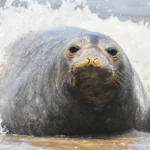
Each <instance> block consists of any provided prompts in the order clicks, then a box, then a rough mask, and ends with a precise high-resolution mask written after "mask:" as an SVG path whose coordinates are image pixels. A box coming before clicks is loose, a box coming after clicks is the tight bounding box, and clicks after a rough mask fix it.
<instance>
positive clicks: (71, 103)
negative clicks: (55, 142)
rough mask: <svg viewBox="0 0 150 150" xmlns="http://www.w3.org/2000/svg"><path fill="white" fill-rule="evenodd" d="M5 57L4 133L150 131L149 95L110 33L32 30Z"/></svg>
mask: <svg viewBox="0 0 150 150" xmlns="http://www.w3.org/2000/svg"><path fill="white" fill-rule="evenodd" d="M6 58H7V61H6V63H5V64H4V67H3V72H2V73H1V80H0V89H1V90H0V99H1V103H0V114H1V118H2V119H3V123H2V125H3V126H5V127H6V129H8V130H9V132H8V133H13V134H14V133H15V134H20V135H21V134H23V135H35V136H48V135H59V134H64V135H77V134H78V135H86V134H110V133H122V132H124V131H126V130H128V129H131V128H135V129H137V130H142V131H149V127H150V125H149V121H150V120H149V118H150V117H149V116H150V115H149V110H150V109H149V107H150V99H149V95H148V93H147V92H146V90H145V88H144V86H143V84H142V82H141V80H140V78H139V76H138V74H137V73H136V71H135V70H134V68H133V67H132V65H131V63H130V62H129V60H128V58H127V56H126V54H125V52H124V51H123V50H122V48H121V47H120V46H119V45H118V44H117V43H116V42H115V41H114V40H113V39H111V38H110V37H109V36H107V35H104V34H101V33H97V32H91V31H87V30H84V29H81V28H73V27H68V28H60V29H55V30H50V31H40V32H36V33H30V34H27V35H25V36H23V37H22V38H21V39H19V40H18V41H16V42H15V43H14V44H13V45H12V46H10V47H9V48H8V50H7V52H6Z"/></svg>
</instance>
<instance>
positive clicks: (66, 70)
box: [56, 67, 71, 89]
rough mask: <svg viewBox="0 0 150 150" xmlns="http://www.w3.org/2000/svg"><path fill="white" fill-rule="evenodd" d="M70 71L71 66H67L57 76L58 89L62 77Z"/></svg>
mask: <svg viewBox="0 0 150 150" xmlns="http://www.w3.org/2000/svg"><path fill="white" fill-rule="evenodd" d="M70 71H71V70H70V67H67V68H65V69H64V71H63V72H62V73H61V74H60V75H58V76H57V78H56V87H57V89H58V86H59V81H60V80H61V79H63V77H64V76H65V75H66V74H67V73H68V72H70Z"/></svg>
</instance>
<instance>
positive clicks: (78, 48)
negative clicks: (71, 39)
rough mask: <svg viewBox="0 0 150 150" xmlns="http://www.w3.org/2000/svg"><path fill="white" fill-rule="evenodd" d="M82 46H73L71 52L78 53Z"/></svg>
mask: <svg viewBox="0 0 150 150" xmlns="http://www.w3.org/2000/svg"><path fill="white" fill-rule="evenodd" d="M80 49H81V48H80V47H79V46H72V47H70V48H69V51H70V53H76V52H77V51H78V50H80Z"/></svg>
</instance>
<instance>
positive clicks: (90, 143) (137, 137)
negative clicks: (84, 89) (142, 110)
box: [0, 131, 150, 150]
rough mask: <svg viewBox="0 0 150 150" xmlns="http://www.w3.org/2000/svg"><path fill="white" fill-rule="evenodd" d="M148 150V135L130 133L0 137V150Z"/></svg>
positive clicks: (149, 147) (149, 135)
mask: <svg viewBox="0 0 150 150" xmlns="http://www.w3.org/2000/svg"><path fill="white" fill-rule="evenodd" d="M12 148H13V150H14V149H15V150H20V149H21V150H24V149H25V150H45V149H46V150H76V149H78V150H148V149H150V134H147V133H142V132H137V131H131V133H128V134H124V135H120V136H104V137H94V138H91V137H86V138H85V137H76V138H75V137H74V138H69V137H64V136H62V137H45V138H44V137H43V138H37V137H32V136H0V150H5V149H7V150H9V149H12Z"/></svg>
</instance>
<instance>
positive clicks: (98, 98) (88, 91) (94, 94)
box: [73, 67, 115, 104]
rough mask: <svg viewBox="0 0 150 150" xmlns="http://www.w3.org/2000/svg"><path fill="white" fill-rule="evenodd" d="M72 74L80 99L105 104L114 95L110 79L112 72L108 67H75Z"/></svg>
mask: <svg viewBox="0 0 150 150" xmlns="http://www.w3.org/2000/svg"><path fill="white" fill-rule="evenodd" d="M73 76H74V77H73V79H74V83H75V88H76V89H77V90H78V92H79V93H80V94H79V95H80V97H81V99H82V100H84V101H86V102H88V103H100V104H105V103H107V102H109V101H110V99H112V97H113V96H114V95H115V87H114V84H113V82H112V81H111V78H112V76H113V72H112V71H111V70H109V69H106V68H98V67H97V68H94V67H88V68H77V69H76V70H75V71H74V72H73Z"/></svg>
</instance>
